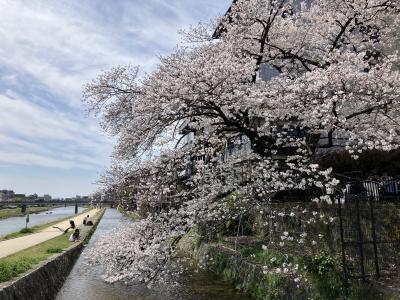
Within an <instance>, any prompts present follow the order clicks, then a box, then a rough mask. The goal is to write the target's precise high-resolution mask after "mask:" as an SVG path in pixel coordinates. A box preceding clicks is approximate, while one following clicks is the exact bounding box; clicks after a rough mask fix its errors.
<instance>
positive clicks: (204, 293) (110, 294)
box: [56, 209, 250, 300]
mask: <svg viewBox="0 0 400 300" xmlns="http://www.w3.org/2000/svg"><path fill="white" fill-rule="evenodd" d="M129 223H130V220H129V219H128V218H126V217H124V216H123V215H122V214H121V213H119V212H117V210H116V209H107V211H106V213H105V215H104V217H103V218H102V220H101V222H100V224H99V226H98V228H97V230H96V231H95V232H94V235H93V237H92V238H91V239H90V242H89V244H88V245H87V247H85V249H84V250H83V252H82V254H81V255H80V257H79V259H78V261H77V262H76V264H75V265H74V267H73V269H72V270H71V273H70V275H69V277H68V278H67V280H66V281H65V284H64V286H63V287H62V288H61V290H60V291H59V293H58V295H57V297H56V300H70V299H88V300H94V299H95V300H110V299H118V300H144V299H146V300H160V299H162V300H184V299H185V300H187V299H196V300H210V299H213V300H250V298H248V297H246V296H245V295H243V294H242V293H240V292H238V291H237V290H235V289H234V287H232V286H231V285H230V284H229V283H227V282H224V281H223V280H221V279H220V278H219V277H218V276H216V275H215V274H213V273H210V272H207V271H204V270H197V271H196V272H187V273H185V274H183V275H182V276H179V284H178V285H174V284H162V283H160V285H154V286H152V288H148V286H147V284H146V283H144V284H125V283H123V282H116V283H113V284H109V283H106V282H105V281H104V280H103V278H102V275H103V274H104V273H103V271H104V269H103V268H104V266H102V265H95V264H93V263H90V259H89V255H90V253H91V251H93V250H94V248H95V247H96V241H97V240H98V239H100V238H101V237H103V236H105V235H108V234H109V233H110V232H112V231H113V230H114V229H115V228H121V227H124V226H126V225H127V224H129Z"/></svg>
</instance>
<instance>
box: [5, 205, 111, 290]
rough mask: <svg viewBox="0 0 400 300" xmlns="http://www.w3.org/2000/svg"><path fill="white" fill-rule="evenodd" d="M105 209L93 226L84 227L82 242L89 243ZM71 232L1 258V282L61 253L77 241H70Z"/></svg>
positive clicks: (96, 218)
mask: <svg viewBox="0 0 400 300" xmlns="http://www.w3.org/2000/svg"><path fill="white" fill-rule="evenodd" d="M104 211H105V210H101V211H100V212H99V213H98V214H97V215H96V217H95V218H94V220H95V225H94V226H93V227H84V228H82V230H81V233H82V237H83V240H82V243H87V242H88V240H89V239H90V236H91V235H92V234H93V232H94V231H95V230H96V227H97V225H98V223H99V222H100V220H101V217H102V216H103V214H104ZM70 234H71V232H69V233H67V234H63V235H60V236H58V237H56V238H53V239H51V240H48V241H46V242H43V243H41V244H39V245H36V246H33V247H31V248H28V249H25V250H22V251H20V252H18V253H15V254H12V255H10V256H7V257H4V258H1V259H0V282H5V281H9V280H11V279H12V278H15V277H17V276H18V275H19V274H22V273H24V272H26V271H28V270H30V269H32V268H34V267H35V266H36V265H37V264H39V263H40V262H42V261H45V260H47V259H49V258H50V257H51V256H52V255H54V254H56V253H61V252H63V251H65V250H66V249H68V248H70V247H71V246H72V245H76V243H71V242H70V241H69V236H70Z"/></svg>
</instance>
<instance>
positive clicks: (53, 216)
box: [0, 206, 84, 236]
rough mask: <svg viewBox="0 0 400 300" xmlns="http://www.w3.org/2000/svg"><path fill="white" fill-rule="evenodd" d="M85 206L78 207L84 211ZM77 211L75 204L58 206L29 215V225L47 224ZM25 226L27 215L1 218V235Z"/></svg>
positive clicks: (80, 210)
mask: <svg viewBox="0 0 400 300" xmlns="http://www.w3.org/2000/svg"><path fill="white" fill-rule="evenodd" d="M83 210H84V208H83V207H78V211H79V212H82V211H83ZM74 213H75V206H67V207H58V208H54V209H51V210H49V211H45V212H41V213H38V214H31V215H29V223H28V226H29V227H32V226H36V225H42V224H46V223H49V222H52V221H55V220H59V219H64V218H66V217H68V216H73V215H74ZM22 228H25V217H13V218H8V219H3V220H0V236H4V235H6V234H9V233H12V232H16V231H19V230H21V229H22Z"/></svg>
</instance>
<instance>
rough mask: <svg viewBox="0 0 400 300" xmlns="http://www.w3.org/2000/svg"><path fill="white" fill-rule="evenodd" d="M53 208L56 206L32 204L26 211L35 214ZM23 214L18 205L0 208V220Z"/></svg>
mask: <svg viewBox="0 0 400 300" xmlns="http://www.w3.org/2000/svg"><path fill="white" fill-rule="evenodd" d="M53 208H56V206H33V207H28V208H27V212H29V213H30V214H36V213H40V212H44V211H47V210H50V209H53ZM24 215H25V214H24V213H22V212H21V208H20V207H16V208H2V209H0V220H1V219H8V218H13V217H22V216H24Z"/></svg>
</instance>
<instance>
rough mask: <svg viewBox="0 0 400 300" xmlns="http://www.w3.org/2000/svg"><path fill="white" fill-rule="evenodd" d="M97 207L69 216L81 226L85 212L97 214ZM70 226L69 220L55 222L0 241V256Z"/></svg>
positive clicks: (62, 232)
mask: <svg viewBox="0 0 400 300" xmlns="http://www.w3.org/2000/svg"><path fill="white" fill-rule="evenodd" d="M98 211H99V210H98V209H92V210H91V211H89V212H87V213H84V214H82V213H81V214H79V215H77V216H74V217H73V218H71V219H72V220H74V222H75V224H76V226H78V227H81V226H80V224H82V222H83V219H84V218H85V217H86V214H89V215H91V216H92V217H93V216H94V215H96V214H97V212H98ZM69 227H70V223H69V220H66V221H63V222H60V223H57V224H55V226H49V227H46V228H45V229H43V230H42V231H40V232H38V233H34V234H30V235H28V236H23V237H19V238H14V239H10V240H6V241H2V242H0V257H6V256H8V255H11V254H13V253H16V252H18V251H21V250H24V249H27V248H29V247H32V246H35V245H38V244H40V243H43V242H45V241H47V240H50V239H52V238H55V237H58V236H60V235H63V234H64V230H66V229H67V228H69Z"/></svg>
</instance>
